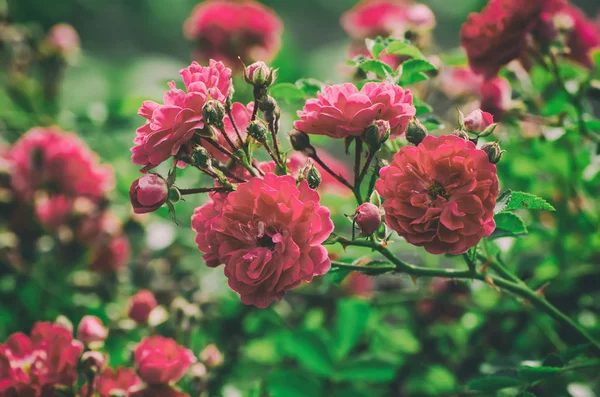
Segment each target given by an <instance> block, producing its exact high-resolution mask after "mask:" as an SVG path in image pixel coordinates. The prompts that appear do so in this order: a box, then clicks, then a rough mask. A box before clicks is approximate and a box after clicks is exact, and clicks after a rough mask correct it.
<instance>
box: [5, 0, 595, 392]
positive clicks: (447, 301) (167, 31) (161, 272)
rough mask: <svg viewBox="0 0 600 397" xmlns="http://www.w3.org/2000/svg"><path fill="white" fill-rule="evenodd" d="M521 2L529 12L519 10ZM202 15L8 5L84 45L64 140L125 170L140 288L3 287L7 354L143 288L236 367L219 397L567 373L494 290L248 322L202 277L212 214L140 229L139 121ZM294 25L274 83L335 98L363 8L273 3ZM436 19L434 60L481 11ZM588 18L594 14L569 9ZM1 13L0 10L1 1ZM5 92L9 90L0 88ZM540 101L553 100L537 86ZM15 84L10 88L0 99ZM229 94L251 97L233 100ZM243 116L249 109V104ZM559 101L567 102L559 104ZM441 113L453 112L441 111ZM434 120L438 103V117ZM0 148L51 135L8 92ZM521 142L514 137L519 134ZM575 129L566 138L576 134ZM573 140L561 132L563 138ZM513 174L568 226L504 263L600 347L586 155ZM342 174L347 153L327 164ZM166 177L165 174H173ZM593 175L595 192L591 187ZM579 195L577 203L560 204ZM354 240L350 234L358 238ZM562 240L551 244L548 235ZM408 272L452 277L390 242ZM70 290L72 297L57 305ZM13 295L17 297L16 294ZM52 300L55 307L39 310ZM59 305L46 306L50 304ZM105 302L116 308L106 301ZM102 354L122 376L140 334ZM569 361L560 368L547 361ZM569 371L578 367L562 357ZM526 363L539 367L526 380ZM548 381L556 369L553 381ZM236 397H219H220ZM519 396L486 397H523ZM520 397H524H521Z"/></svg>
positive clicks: (545, 327)
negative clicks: (63, 29) (542, 370)
mask: <svg viewBox="0 0 600 397" xmlns="http://www.w3.org/2000/svg"><path fill="white" fill-rule="evenodd" d="M523 1H526V0H523ZM196 3H197V2H196V1H193V0H102V1H100V0H56V1H48V0H8V3H7V4H5V5H4V6H7V7H8V9H9V15H10V19H11V20H12V21H14V22H16V23H19V24H23V25H25V26H27V27H28V28H29V29H30V30H31V32H33V34H34V35H35V34H37V35H39V36H42V35H44V32H46V31H48V29H49V28H50V27H52V26H53V25H55V24H56V23H59V22H66V23H69V24H71V25H73V26H74V27H75V29H76V30H77V31H78V33H79V35H80V37H81V42H82V49H83V54H82V57H80V59H79V60H78V61H77V62H76V63H75V64H74V65H72V66H71V67H70V68H69V69H67V71H66V75H65V80H64V83H63V84H62V86H61V91H60V96H59V98H60V99H59V102H60V106H59V108H60V111H59V113H58V118H57V120H58V123H59V124H60V125H61V127H63V128H64V129H65V130H71V131H76V132H77V133H78V134H79V135H80V136H82V137H83V138H84V139H85V141H86V142H87V143H88V144H89V145H90V147H91V148H92V149H93V150H95V151H97V152H98V153H99V154H100V156H101V158H102V160H103V162H105V163H110V164H112V165H113V167H114V168H115V170H116V180H117V185H116V189H115V191H114V192H113V194H112V197H111V198H112V199H113V200H114V204H113V208H114V209H115V210H116V212H117V214H118V215H119V216H120V217H121V218H122V219H123V220H126V223H125V230H126V231H127V233H128V235H129V237H130V240H131V242H132V246H133V260H132V263H131V265H130V268H129V269H130V271H129V272H127V273H126V274H123V275H119V276H118V278H117V279H116V280H112V281H113V283H112V284H110V285H105V286H104V287H105V288H106V289H107V291H104V292H98V289H97V283H98V282H99V281H98V280H94V279H93V276H91V275H89V274H87V273H85V272H75V273H73V272H71V271H70V270H69V271H66V270H65V271H61V266H60V264H56V266H54V269H55V270H56V271H55V272H54V273H53V274H45V275H44V277H46V278H45V279H43V281H42V282H43V283H44V285H45V286H46V287H47V288H45V289H44V288H42V289H40V288H39V285H38V284H36V283H34V282H32V283H30V284H25V285H22V284H19V283H18V280H17V279H16V278H15V277H11V276H10V275H3V276H2V278H1V279H0V297H1V299H2V305H1V306H0V339H1V340H4V339H5V338H6V337H7V336H8V335H9V334H10V333H12V332H15V331H19V330H21V331H27V330H29V329H30V327H31V325H32V324H33V322H34V321H36V320H40V319H46V320H52V319H54V318H56V316H57V315H59V314H65V315H67V316H68V317H69V318H70V319H71V320H72V321H73V322H77V321H78V320H79V319H80V318H81V316H83V315H84V314H95V315H98V316H100V317H101V318H102V319H103V320H105V322H106V323H115V322H117V321H118V320H119V318H120V317H122V312H123V310H124V309H123V307H124V306H125V304H126V300H127V298H128V297H129V296H130V295H132V294H133V293H134V292H135V291H136V290H137V289H139V288H142V287H143V288H148V289H151V290H153V291H154V292H155V293H156V295H157V297H158V298H159V302H161V303H163V305H165V306H167V307H168V306H169V305H171V304H172V302H173V298H174V297H176V296H183V297H185V298H186V299H187V300H188V301H190V302H193V303H195V304H196V303H197V304H198V305H199V307H200V309H201V310H202V319H201V325H200V326H197V327H194V328H192V329H188V330H187V331H186V332H189V334H190V336H189V337H190V338H191V339H192V342H191V346H193V347H194V348H195V350H199V349H201V348H202V347H203V346H205V345H206V344H207V343H215V344H216V345H217V346H218V347H219V348H220V349H221V350H223V352H224V356H225V363H224V364H223V366H222V367H221V368H219V369H216V370H215V372H214V373H213V374H212V376H213V378H211V386H210V387H211V393H212V394H211V395H213V394H214V395H218V394H219V390H224V392H223V394H224V395H227V396H238V395H241V394H243V395H253V396H260V395H263V394H264V393H266V392H268V393H270V394H271V395H273V396H282V397H283V396H285V397H294V396H319V395H324V396H325V395H326V396H328V397H331V396H340V397H341V396H344V397H352V396H395V395H399V396H400V395H402V396H403V395H406V396H453V395H474V394H477V393H472V392H464V390H465V389H464V387H465V385H466V384H467V383H468V382H469V381H470V380H472V379H473V378H475V377H477V376H479V375H481V374H492V373H496V374H498V373H499V372H498V371H500V374H505V375H506V376H507V377H513V376H515V374H516V369H515V368H517V367H518V366H519V365H521V364H522V363H530V364H536V363H537V364H541V360H539V358H540V357H546V360H547V361H546V362H545V364H548V365H550V364H552V363H554V364H555V363H557V362H560V363H561V364H565V365H566V364H567V363H568V361H569V359H571V358H572V357H571V356H573V357H575V356H576V355H577V352H576V351H572V350H569V349H567V347H568V346H570V345H572V344H573V343H572V342H574V341H571V340H562V339H561V338H560V337H559V336H558V332H557V330H556V329H555V326H554V324H553V322H552V321H551V320H550V319H549V318H547V317H546V316H543V315H539V314H537V313H535V312H534V311H533V310H531V308H530V307H528V306H526V305H524V304H522V303H519V302H517V301H515V300H513V299H511V298H510V297H507V296H505V295H500V294H498V293H497V292H496V291H494V290H493V289H492V288H489V286H487V285H485V284H483V283H478V282H472V283H460V282H455V283H454V282H453V283H449V284H440V285H436V284H435V283H430V282H429V281H427V280H418V281H417V282H416V286H415V285H413V280H411V279H410V278H408V277H404V276H385V277H380V278H377V280H376V281H373V280H371V281H372V282H375V283H376V285H377V290H378V292H377V294H375V296H373V297H372V299H370V300H364V299H359V298H356V297H353V298H348V297H345V298H344V296H346V295H348V294H347V293H346V292H345V291H344V289H343V287H341V286H337V285H335V279H334V278H335V276H334V275H332V276H331V277H329V276H328V277H325V278H324V279H322V280H315V283H313V284H312V285H310V286H309V287H304V288H299V289H298V290H295V291H292V292H290V293H289V294H288V297H287V298H286V299H285V300H284V301H283V302H282V303H280V304H277V305H273V306H272V307H271V308H268V309H265V310H257V309H255V308H249V307H244V306H243V305H241V304H240V303H239V299H238V297H237V296H236V295H235V294H234V293H232V292H231V291H230V290H229V289H228V288H227V287H226V280H225V279H224V277H223V276H222V272H221V271H220V270H211V269H206V268H205V266H204V265H203V262H202V260H201V258H200V253H199V252H198V250H197V248H196V246H195V244H194V234H193V232H192V231H191V229H190V221H189V219H190V215H191V213H192V211H193V209H194V208H195V207H196V206H198V205H199V204H201V203H202V201H203V200H204V197H199V196H192V197H190V198H189V199H188V198H186V202H185V203H182V204H180V205H178V207H177V211H178V212H177V218H178V221H179V225H175V224H173V223H172V222H171V221H170V217H169V214H168V212H167V209H166V208H161V209H160V210H159V211H158V212H157V215H151V216H150V217H149V218H147V219H144V220H142V221H140V220H139V219H136V218H132V217H131V209H130V204H129V199H128V195H127V192H128V190H129V186H130V184H131V182H132V181H133V180H134V179H135V178H136V177H138V176H139V173H138V170H137V167H136V166H135V165H133V164H132V163H131V161H130V158H129V152H128V150H129V148H130V147H131V141H132V139H133V136H134V131H135V128H137V127H138V126H139V125H140V123H141V118H139V117H138V116H136V112H137V109H138V107H139V105H140V103H141V101H142V100H145V99H160V98H161V97H162V94H163V93H164V91H165V88H166V82H167V81H169V80H171V79H174V78H176V77H177V72H178V71H179V69H181V68H183V67H185V66H187V65H188V64H189V61H190V55H189V54H190V49H191V43H189V42H188V41H186V40H185V39H184V38H183V33H182V23H183V21H184V20H185V19H186V18H187V17H188V15H189V13H190V11H191V10H192V8H193V7H194V5H195V4H196ZM263 3H264V4H267V5H269V6H271V7H272V8H273V9H275V10H276V12H277V13H278V14H279V15H280V16H281V18H282V19H283V21H284V25H285V31H284V38H283V40H284V42H283V46H282V49H281V51H280V52H279V55H278V56H277V58H276V59H275V61H274V62H273V65H274V66H276V67H279V68H280V74H279V81H288V82H294V81H296V80H297V79H300V78H304V77H314V78H317V79H320V80H322V81H326V82H336V83H337V82H341V81H347V80H348V75H347V73H346V72H345V70H344V62H345V59H346V49H347V45H348V43H349V41H350V39H349V38H348V37H347V35H346V34H345V33H344V31H343V30H342V28H341V27H340V24H339V17H340V15H341V14H342V13H343V12H344V11H346V10H347V9H349V8H351V7H352V6H353V5H354V4H355V3H356V2H355V1H354V0H303V1H289V0H270V1H263ZM424 3H426V4H428V5H429V6H430V7H431V8H432V10H433V11H434V13H435V15H436V19H437V26H436V29H435V31H434V38H435V43H436V45H437V46H439V48H438V49H437V50H433V51H431V52H434V53H435V52H438V51H444V50H449V49H452V48H455V47H457V46H458V40H459V36H458V31H459V29H460V25H461V24H462V23H463V22H464V20H465V19H466V16H467V14H468V13H469V12H471V11H475V10H480V9H481V8H482V7H483V6H484V5H485V3H486V1H485V0H461V1H449V0H430V1H424ZM573 3H574V4H577V5H579V6H580V7H581V8H582V9H584V10H586V11H587V13H588V15H590V16H594V15H596V13H597V12H598V11H599V10H600V4H599V3H598V0H580V1H573ZM0 4H2V1H1V0H0ZM4 76H5V75H4ZM537 82H538V83H539V84H540V86H539V87H537V89H538V92H542V91H543V90H544V88H545V87H546V85H548V84H549V82H548V81H547V80H544V77H543V76H542V77H540V79H539V80H538V81H537ZM9 83H10V82H6V81H4V82H3V84H9ZM236 87H240V88H241V85H240V84H238V85H237V86H236ZM238 91H239V92H238V97H237V99H238V100H243V99H245V100H249V99H250V95H251V94H250V92H249V91H247V92H244V91H240V89H238ZM561 101H562V102H561ZM564 101H565V99H564V98H562V100H561V99H560V98H559V99H557V100H556V103H555V108H558V111H557V110H556V109H554V108H552V107H551V106H549V105H548V106H547V107H546V108H545V109H544V111H545V112H546V115H548V116H551V115H554V114H558V113H559V111H560V110H561V109H562V106H563V105H564ZM440 102H441V103H442V105H444V106H446V107H450V108H451V106H448V105H449V104H448V103H445V102H444V101H443V100H440ZM434 105H435V103H434ZM296 108H298V104H291V105H290V104H288V105H284V110H287V112H285V113H284V118H283V127H282V130H283V131H287V130H288V129H289V127H290V126H291V120H292V117H293V113H292V112H293V111H294V110H296ZM0 121H1V122H2V124H1V125H0V131H2V134H3V138H4V139H5V140H6V141H8V142H12V141H14V140H15V139H16V138H17V137H18V136H19V135H21V134H22V133H23V132H24V131H26V130H27V129H29V128H31V127H32V126H34V125H37V124H44V123H45V122H46V121H47V120H43V119H35V118H34V117H31V115H29V114H27V112H23V110H22V109H20V108H16V107H15V106H14V104H12V103H11V101H10V100H9V99H8V98H7V96H6V94H5V93H4V92H3V91H0ZM511 128H514V127H512V126H510V125H509V126H506V129H507V130H508V131H510V129H511ZM571 128H572V127H571ZM567 130H568V128H567ZM504 143H505V144H506V145H505V146H504V145H503V148H505V149H508V154H507V155H506V158H508V159H509V160H507V161H503V162H502V163H500V165H499V170H500V174H501V179H500V180H501V181H502V183H503V185H504V187H510V188H511V189H514V190H522V191H527V192H532V193H535V194H537V195H539V196H541V197H544V198H546V199H548V200H549V201H551V202H553V203H554V204H555V205H556V207H557V215H556V217H555V216H554V215H548V214H524V216H525V218H526V221H527V224H530V225H531V227H530V228H531V231H532V233H531V234H529V235H528V236H527V237H523V238H520V239H518V240H515V239H511V240H505V241H504V242H503V243H504V246H502V247H501V248H502V249H503V251H504V252H507V253H508V254H507V256H506V257H505V259H506V262H507V263H509V264H510V266H511V267H512V268H513V270H515V271H516V272H517V273H518V274H519V275H520V276H521V277H522V278H526V279H528V280H531V285H533V286H536V285H537V286H542V285H544V283H546V282H547V281H553V282H552V283H551V285H550V286H549V287H548V288H547V289H546V294H547V296H548V297H549V298H550V299H551V300H552V301H553V302H554V303H555V304H556V305H557V306H558V307H559V308H561V309H562V310H564V311H565V312H566V313H568V314H569V315H570V316H571V317H574V318H576V320H577V321H578V322H579V323H580V324H582V325H583V326H585V327H586V328H588V329H590V330H593V331H594V332H595V334H596V335H598V334H599V330H600V317H599V316H600V303H599V302H600V291H599V289H598V285H600V267H599V262H600V233H599V231H598V230H597V226H596V225H598V217H599V214H600V212H599V211H598V209H599V207H598V204H597V200H596V201H594V200H593V199H594V198H596V197H597V195H598V194H600V190H599V188H598V186H600V181H599V178H600V177H599V176H598V172H597V170H596V172H594V169H591V168H590V167H591V166H595V167H596V168H598V167H600V165H598V164H596V165H594V164H593V163H592V161H591V160H590V159H591V156H590V154H589V150H588V148H586V147H584V146H581V145H579V143H580V141H579V138H578V137H574V136H573V135H571V136H570V137H567V138H564V139H561V140H560V141H548V140H535V139H531V140H528V141H527V143H526V144H522V142H520V141H519V140H517V139H510V138H507V139H506V142H504ZM331 150H332V152H333V153H335V154H337V155H339V156H341V155H342V153H343V150H342V148H331ZM159 170H160V171H161V172H162V173H163V174H166V172H164V171H165V169H164V168H159ZM585 170H587V172H588V174H587V175H588V176H589V177H588V178H587V179H586V178H584V179H582V178H581V177H580V175H582V174H584V175H585ZM201 178H202V177H201V176H199V175H198V174H194V173H181V175H180V176H179V177H178V183H179V185H181V186H186V187H187V186H204V185H207V184H209V183H210V182H211V181H208V180H204V179H201ZM571 189H577V191H582V192H584V194H583V195H575V196H573V197H570V198H566V199H565V197H564V194H565V192H568V191H570V190H571ZM323 200H324V203H325V205H327V206H329V207H330V208H332V210H333V215H334V219H335V223H336V225H337V224H343V222H347V221H346V220H345V219H344V214H348V213H352V212H353V211H354V205H353V203H352V202H351V200H347V199H345V198H340V197H334V196H325V197H324V198H323ZM347 224H348V227H349V223H348V222H347ZM555 226H556V227H555ZM396 246H397V247H398V251H400V252H401V256H402V257H403V258H405V259H408V260H410V261H412V262H414V263H419V264H423V265H432V266H435V265H439V262H444V263H448V262H452V259H448V258H443V257H442V258H438V257H432V256H424V255H421V254H422V250H421V249H417V248H414V247H410V246H408V244H406V243H404V242H396ZM332 252H333V254H334V255H338V256H340V257H344V258H353V257H358V256H359V255H361V254H364V251H359V250H356V249H352V248H348V250H347V251H346V252H344V251H343V250H341V249H340V248H338V247H335V248H332ZM65 285H68V287H66V288H68V289H62V288H64V286H65ZM17 286H18V288H17ZM46 293H47V294H48V295H44V294H46ZM46 296H49V298H47V299H48V302H47V305H44V306H40V305H39V302H40V301H43V300H44V297H46ZM107 296H110V297H111V298H110V302H108V303H107V302H106V301H105V299H104V298H105V297H107ZM173 321H174V320H173V319H171V320H169V321H166V320H164V319H162V320H161V319H158V320H157V325H156V327H157V330H158V331H159V332H161V333H165V334H171V335H172V334H173V333H174V332H175V331H174V329H176V328H177V326H178V325H176V324H175V325H173ZM111 332H112V334H111V337H110V338H109V341H108V342H107V350H108V351H109V352H110V353H111V365H118V364H121V363H128V362H129V360H130V356H129V354H130V347H131V346H132V344H133V345H134V344H135V343H136V342H137V341H139V339H140V337H141V336H142V334H143V333H144V332H145V331H143V330H137V329H132V328H131V327H128V326H127V324H125V325H123V324H121V325H120V326H118V327H115V328H114V331H111ZM551 352H561V354H550V355H549V353H551ZM569 354H570V355H571V356H569ZM531 360H538V361H537V362H533V361H531ZM549 363H550V364H549ZM223 386H225V387H224V388H223V389H221V388H222V387H223ZM519 390H520V389H519V388H518V387H515V388H512V389H511V388H508V389H505V390H504V391H502V392H496V391H489V392H485V391H483V392H480V393H478V394H477V395H485V396H487V395H496V393H498V395H502V396H515V395H517V394H518V393H519ZM531 390H532V391H533V392H536V393H537V394H536V395H538V396H569V395H570V396H573V397H593V396H596V395H598V393H599V390H600V378H599V377H598V371H597V370H591V371H590V372H585V371H583V372H576V371H570V372H568V373H566V374H565V375H564V376H555V377H551V378H546V379H545V380H544V382H543V383H541V384H539V385H537V384H536V386H535V387H534V388H532V389H531ZM521 395H522V396H526V394H521Z"/></svg>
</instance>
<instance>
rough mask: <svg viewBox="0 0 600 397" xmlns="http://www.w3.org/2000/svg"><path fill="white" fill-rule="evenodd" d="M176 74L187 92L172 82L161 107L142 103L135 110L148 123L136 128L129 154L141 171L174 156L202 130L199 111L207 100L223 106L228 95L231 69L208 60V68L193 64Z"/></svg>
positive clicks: (202, 121)
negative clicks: (141, 166)
mask: <svg viewBox="0 0 600 397" xmlns="http://www.w3.org/2000/svg"><path fill="white" fill-rule="evenodd" d="M179 73H180V75H181V77H182V79H183V83H184V85H185V88H186V91H187V92H186V91H183V90H179V89H177V88H176V86H175V82H174V81H172V82H170V83H169V87H170V88H171V89H170V90H169V91H167V92H166V93H165V96H164V104H163V105H161V104H158V103H156V102H153V101H145V102H144V103H142V107H141V108H140V109H139V111H138V114H139V115H140V116H142V117H144V118H145V119H147V121H146V124H144V125H143V126H141V127H140V128H138V129H137V131H136V137H135V139H134V141H133V142H134V143H135V146H134V147H133V148H132V149H131V152H132V153H133V154H132V160H133V162H134V164H139V165H143V166H144V167H143V168H142V171H143V172H146V171H148V170H150V169H152V168H154V167H155V166H157V165H159V164H160V163H162V162H163V161H165V160H167V159H168V158H169V157H171V156H174V155H176V154H177V153H178V152H179V149H181V147H182V146H183V145H185V144H186V143H188V141H189V140H190V139H191V138H192V136H193V135H194V132H195V131H196V130H197V129H201V128H204V120H203V118H202V108H203V107H204V105H205V103H206V101H207V100H208V99H209V98H210V99H212V100H216V101H218V102H220V103H222V104H225V102H226V101H227V99H228V97H229V95H230V90H231V88H232V84H231V69H229V68H226V67H225V65H223V64H222V63H221V62H216V61H214V60H212V59H211V61H210V64H209V66H207V67H204V66H200V65H198V64H197V63H196V62H193V63H192V64H191V65H190V66H189V67H187V68H185V69H182V70H181V71H180V72H179Z"/></svg>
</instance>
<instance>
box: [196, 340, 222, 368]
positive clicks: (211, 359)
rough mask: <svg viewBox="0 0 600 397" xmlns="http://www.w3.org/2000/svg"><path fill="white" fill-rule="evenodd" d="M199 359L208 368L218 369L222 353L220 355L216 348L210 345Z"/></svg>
mask: <svg viewBox="0 0 600 397" xmlns="http://www.w3.org/2000/svg"><path fill="white" fill-rule="evenodd" d="M200 359H201V360H202V361H203V362H204V363H205V364H206V366H207V367H208V368H214V367H218V366H220V365H221V364H223V353H221V351H220V350H219V348H218V347H217V346H215V345H213V344H210V345H208V346H206V347H205V348H204V350H202V353H200Z"/></svg>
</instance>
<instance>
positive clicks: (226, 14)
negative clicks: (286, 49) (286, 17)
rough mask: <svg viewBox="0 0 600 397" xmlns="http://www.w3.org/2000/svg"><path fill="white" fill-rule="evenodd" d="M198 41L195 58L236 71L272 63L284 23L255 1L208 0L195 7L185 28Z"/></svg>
mask: <svg viewBox="0 0 600 397" xmlns="http://www.w3.org/2000/svg"><path fill="white" fill-rule="evenodd" d="M183 30H184V33H185V36H186V38H188V39H189V40H193V41H194V42H195V51H194V58H195V59H196V60H198V61H206V60H208V59H217V60H220V61H222V62H224V63H225V64H226V65H227V66H229V67H231V68H233V69H234V70H236V71H240V70H241V69H242V64H241V62H240V60H239V59H238V57H241V59H242V61H243V62H244V63H252V62H254V61H258V60H262V61H265V62H270V61H271V60H273V58H274V57H275V55H276V54H277V51H279V47H280V46H281V34H282V32H283V23H282V22H281V19H280V18H279V17H278V16H277V14H276V13H275V12H274V11H273V10H272V9H270V8H268V7H266V6H264V5H262V4H260V3H258V2H256V1H253V0H241V1H232V0H209V1H204V2H202V3H200V4H198V5H197V6H196V8H194V10H193V11H192V14H191V15H190V17H189V18H188V19H187V20H186V21H185V24H184V27H183Z"/></svg>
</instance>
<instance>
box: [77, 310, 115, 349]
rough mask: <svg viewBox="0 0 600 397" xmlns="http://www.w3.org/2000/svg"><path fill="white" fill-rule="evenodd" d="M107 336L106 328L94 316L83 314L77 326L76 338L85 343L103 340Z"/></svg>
mask: <svg viewBox="0 0 600 397" xmlns="http://www.w3.org/2000/svg"><path fill="white" fill-rule="evenodd" d="M107 337H108V329H106V328H105V327H104V324H103V323H102V320H100V319H99V318H98V317H96V316H84V317H83V318H82V319H81V321H80V322H79V326H78V327H77V339H79V340H80V341H81V342H83V343H84V344H86V345H89V344H90V343H93V342H104V341H105V340H106V338H107Z"/></svg>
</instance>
